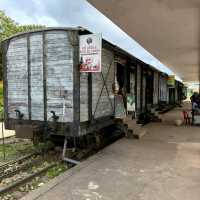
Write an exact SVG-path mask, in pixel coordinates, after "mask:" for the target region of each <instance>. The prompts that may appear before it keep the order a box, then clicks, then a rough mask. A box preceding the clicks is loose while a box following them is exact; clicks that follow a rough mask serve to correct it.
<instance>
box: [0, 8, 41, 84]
mask: <svg viewBox="0 0 200 200" xmlns="http://www.w3.org/2000/svg"><path fill="white" fill-rule="evenodd" d="M42 27H44V26H42V25H35V24H33V25H19V24H18V23H16V22H15V21H14V20H12V19H11V18H10V17H8V16H6V14H5V12H4V11H2V10H0V43H1V42H2V41H3V40H5V39H6V38H8V37H10V36H12V35H14V34H17V33H20V32H26V31H31V30H37V29H40V28H42ZM1 50H2V49H1ZM1 50H0V80H2V52H1Z"/></svg>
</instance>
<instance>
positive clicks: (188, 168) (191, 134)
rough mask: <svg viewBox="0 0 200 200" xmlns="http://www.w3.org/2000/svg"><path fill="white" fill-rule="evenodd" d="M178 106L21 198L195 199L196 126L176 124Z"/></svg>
mask: <svg viewBox="0 0 200 200" xmlns="http://www.w3.org/2000/svg"><path fill="white" fill-rule="evenodd" d="M180 117H181V109H176V110H175V111H172V112H170V113H168V114H165V115H164V116H163V118H164V119H165V120H164V122H163V123H154V124H149V125H147V126H146V128H147V129H148V134H147V135H145V136H144V137H142V139H141V140H133V139H126V138H123V139H121V140H119V141H117V142H115V143H114V144H112V145H110V146H109V147H107V148H105V149H104V150H102V151H101V152H99V153H98V154H96V155H95V156H93V157H91V158H89V159H87V160H86V161H84V162H83V163H81V164H80V165H79V166H76V167H74V168H72V169H71V170H68V171H67V172H66V173H64V174H63V175H62V176H60V177H57V178H56V179H54V180H53V181H52V182H50V183H49V184H48V185H46V186H44V187H41V188H40V189H38V190H36V191H34V192H32V193H30V194H29V195H27V196H25V197H24V198H23V199H24V200H33V199H39V200H51V199H52V200H199V199H200V129H199V127H185V126H182V127H176V126H174V125H173V119H177V118H180Z"/></svg>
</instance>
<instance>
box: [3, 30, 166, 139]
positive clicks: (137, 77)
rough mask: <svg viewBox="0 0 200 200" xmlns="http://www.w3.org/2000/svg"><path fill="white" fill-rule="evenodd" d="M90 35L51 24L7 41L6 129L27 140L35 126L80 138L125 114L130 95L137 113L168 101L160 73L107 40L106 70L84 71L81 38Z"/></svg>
mask: <svg viewBox="0 0 200 200" xmlns="http://www.w3.org/2000/svg"><path fill="white" fill-rule="evenodd" d="M89 33H90V32H89V31H88V30H85V29H83V28H47V29H42V30H37V31H32V32H27V33H21V34H18V35H15V36H13V37H11V38H8V39H7V40H5V41H4V42H3V45H2V47H3V67H4V110H5V127H6V128H7V129H16V130H17V133H18V135H19V136H20V137H25V138H32V137H33V135H34V132H35V131H36V130H41V132H42V133H44V134H53V135H55V134H57V135H65V136H66V135H67V136H72V137H81V136H83V135H86V134H87V133H91V132H92V131H94V130H97V129H100V128H103V127H105V126H108V125H111V124H113V123H114V119H115V117H122V116H125V115H126V113H127V109H128V108H127V104H126V98H127V95H131V96H132V99H133V102H134V104H132V105H134V106H132V108H131V109H132V111H135V112H136V115H138V114H139V113H141V112H144V111H145V110H147V109H148V107H151V106H155V105H157V104H158V103H159V101H164V100H166V99H165V98H166V93H167V89H166V88H165V85H166V82H165V81H164V78H163V79H162V77H163V76H162V73H161V72H159V71H158V70H155V69H154V68H152V67H150V66H149V65H147V64H145V63H143V62H142V61H140V60H138V59H136V58H135V57H133V56H132V55H130V54H128V53H127V52H125V51H124V50H122V49H120V48H119V47H116V46H114V45H112V44H111V43H109V42H107V41H105V40H103V42H102V72H100V73H80V71H79V64H80V63H79V36H80V35H83V34H89ZM116 85H118V91H116V88H117V87H116ZM119 88H120V89H119ZM119 93H120V94H119ZM36 132H37V131H36ZM20 134H21V135H20Z"/></svg>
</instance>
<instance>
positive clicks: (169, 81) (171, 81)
mask: <svg viewBox="0 0 200 200" xmlns="http://www.w3.org/2000/svg"><path fill="white" fill-rule="evenodd" d="M167 86H168V87H175V76H174V75H172V76H168V78H167Z"/></svg>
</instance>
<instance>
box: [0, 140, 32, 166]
mask: <svg viewBox="0 0 200 200" xmlns="http://www.w3.org/2000/svg"><path fill="white" fill-rule="evenodd" d="M4 148H5V153H6V160H7V161H8V160H12V159H16V158H18V157H21V156H23V155H26V154H29V153H33V152H35V147H34V146H33V144H32V143H31V142H19V143H11V144H5V146H4V147H3V144H0V163H1V161H3V150H4Z"/></svg>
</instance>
